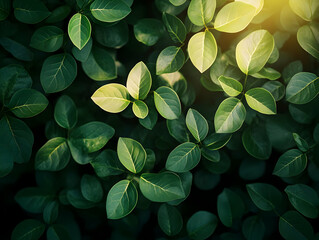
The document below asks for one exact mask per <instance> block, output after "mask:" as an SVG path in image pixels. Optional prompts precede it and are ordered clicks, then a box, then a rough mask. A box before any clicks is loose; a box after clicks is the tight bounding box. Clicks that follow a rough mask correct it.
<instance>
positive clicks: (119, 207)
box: [106, 180, 138, 219]
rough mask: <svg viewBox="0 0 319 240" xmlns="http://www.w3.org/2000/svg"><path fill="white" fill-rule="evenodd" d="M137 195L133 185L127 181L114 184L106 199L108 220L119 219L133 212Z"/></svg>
mask: <svg viewBox="0 0 319 240" xmlns="http://www.w3.org/2000/svg"><path fill="white" fill-rule="evenodd" d="M137 198H138V193H137V190H136V187H135V185H134V184H133V183H132V182H131V181H129V180H122V181H120V182H118V183H116V184H115V185H114V186H113V187H112V188H111V190H110V191H109V193H108V194H107V199H106V214H107V218H108V219H120V218H123V217H125V216H126V215H128V214H129V213H131V212H132V211H133V209H134V208H135V206H136V204H137Z"/></svg>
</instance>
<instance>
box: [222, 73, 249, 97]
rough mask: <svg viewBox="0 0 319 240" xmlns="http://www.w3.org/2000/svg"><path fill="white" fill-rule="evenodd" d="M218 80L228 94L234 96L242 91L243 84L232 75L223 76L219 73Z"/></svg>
mask: <svg viewBox="0 0 319 240" xmlns="http://www.w3.org/2000/svg"><path fill="white" fill-rule="evenodd" d="M218 81H219V83H220V86H221V87H222V88H223V90H224V92H225V93H226V94H227V95H228V96H231V97H236V96H237V95H239V94H240V93H241V92H242V91H243V85H242V84H241V83H240V82H239V81H238V80H236V79H234V78H232V77H225V76H223V75H221V76H220V77H219V78H218Z"/></svg>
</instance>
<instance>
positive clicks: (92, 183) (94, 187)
mask: <svg viewBox="0 0 319 240" xmlns="http://www.w3.org/2000/svg"><path fill="white" fill-rule="evenodd" d="M81 192H82V195H83V197H84V198H85V199H86V200H88V201H91V202H95V203H97V202H100V201H101V200H102V198H103V187H102V185H101V183H100V182H99V180H98V179H97V178H96V177H95V176H93V175H88V174H84V175H83V176H82V178H81Z"/></svg>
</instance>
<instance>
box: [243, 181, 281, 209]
mask: <svg viewBox="0 0 319 240" xmlns="http://www.w3.org/2000/svg"><path fill="white" fill-rule="evenodd" d="M246 188H247V192H248V194H249V196H250V198H251V200H252V201H253V202H254V204H255V205H256V206H257V207H258V208H260V209H261V210H263V211H272V210H276V209H279V208H280V207H281V204H282V201H283V196H282V194H281V192H280V191H279V190H278V189H277V188H275V187H274V186H272V185H270V184H268V183H251V184H247V185H246Z"/></svg>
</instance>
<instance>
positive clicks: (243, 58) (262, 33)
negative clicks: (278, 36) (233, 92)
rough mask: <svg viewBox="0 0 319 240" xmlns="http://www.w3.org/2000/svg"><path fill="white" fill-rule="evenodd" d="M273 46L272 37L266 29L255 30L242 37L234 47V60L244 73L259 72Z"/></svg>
mask: <svg viewBox="0 0 319 240" xmlns="http://www.w3.org/2000/svg"><path fill="white" fill-rule="evenodd" d="M274 47H275V40H274V37H273V36H272V35H271V34H270V33H269V32H268V31H267V30H257V31H254V32H252V33H250V34H249V35H248V36H246V37H245V38H244V39H242V40H241V41H240V42H239V43H238V44H237V47H236V60H237V64H238V66H239V68H240V70H241V71H242V72H243V73H245V74H247V75H248V74H254V73H257V72H259V71H260V70H261V69H262V68H263V67H264V66H265V64H266V63H267V61H268V59H269V57H270V55H271V53H272V51H273V49H274Z"/></svg>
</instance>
